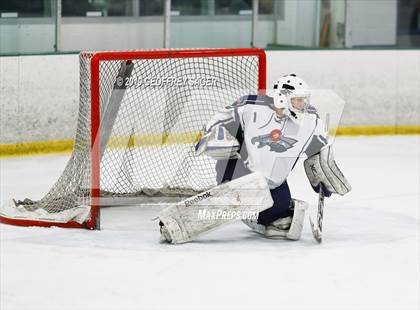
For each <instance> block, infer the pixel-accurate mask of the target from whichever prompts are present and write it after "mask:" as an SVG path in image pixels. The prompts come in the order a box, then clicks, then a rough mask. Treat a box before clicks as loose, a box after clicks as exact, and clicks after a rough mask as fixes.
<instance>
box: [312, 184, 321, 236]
mask: <svg viewBox="0 0 420 310" xmlns="http://www.w3.org/2000/svg"><path fill="white" fill-rule="evenodd" d="M323 218H324V191H323V186H322V184H320V186H319V196H318V213H317V218H316V220H317V221H316V224H317V225H316V226H315V224H314V222H313V221H312V218H311V217H310V216H309V222H310V223H311V229H312V234H313V236H314V238H315V240H316V241H318V243H321V242H322V219H323Z"/></svg>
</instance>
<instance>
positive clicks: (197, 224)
mask: <svg viewBox="0 0 420 310" xmlns="http://www.w3.org/2000/svg"><path fill="white" fill-rule="evenodd" d="M272 205H273V200H272V198H271V194H270V190H269V188H268V185H267V182H266V179H265V178H264V177H263V176H262V175H260V174H257V173H252V174H249V175H246V176H244V177H241V178H238V179H236V180H234V181H231V182H227V183H223V184H221V185H219V186H216V187H214V188H212V189H210V190H208V191H206V192H204V193H201V194H199V195H196V196H194V197H191V198H188V199H186V200H184V201H181V202H179V203H177V204H174V205H172V206H170V207H168V208H165V209H163V210H162V211H161V212H160V213H159V220H160V221H161V223H162V224H161V225H163V226H161V232H162V235H163V236H164V237H165V238H164V239H166V241H168V242H171V243H184V242H188V241H191V240H194V239H196V238H197V237H198V236H200V235H202V234H203V233H206V232H208V231H210V230H212V229H215V228H217V227H219V226H222V225H224V224H227V223H229V222H232V221H235V220H241V219H245V218H248V217H249V218H252V217H258V213H259V212H261V211H263V210H265V209H268V208H270V207H271V206H272Z"/></svg>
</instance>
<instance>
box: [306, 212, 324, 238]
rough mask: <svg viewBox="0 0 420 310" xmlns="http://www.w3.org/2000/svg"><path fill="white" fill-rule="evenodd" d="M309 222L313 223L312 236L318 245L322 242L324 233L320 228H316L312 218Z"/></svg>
mask: <svg viewBox="0 0 420 310" xmlns="http://www.w3.org/2000/svg"><path fill="white" fill-rule="evenodd" d="M309 222H310V223H311V230H312V235H313V236H314V238H315V240H316V241H317V242H318V243H321V242H322V232H321V230H320V229H319V227H315V224H314V222H313V221H312V218H311V217H309Z"/></svg>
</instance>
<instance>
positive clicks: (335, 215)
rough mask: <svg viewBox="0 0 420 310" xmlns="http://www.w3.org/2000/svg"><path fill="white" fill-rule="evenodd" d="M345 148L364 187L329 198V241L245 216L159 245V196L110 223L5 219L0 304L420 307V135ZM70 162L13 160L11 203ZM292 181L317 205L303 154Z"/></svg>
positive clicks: (4, 170) (339, 142)
mask: <svg viewBox="0 0 420 310" xmlns="http://www.w3.org/2000/svg"><path fill="white" fill-rule="evenodd" d="M335 157H336V160H337V162H338V164H339V166H340V168H341V169H342V170H343V172H344V173H345V175H346V176H347V177H348V179H349V181H350V182H351V184H352V186H353V190H352V192H350V194H348V195H347V196H344V197H333V198H331V199H326V202H325V205H326V206H325V214H324V243H323V244H321V245H318V244H317V243H316V242H315V241H314V240H313V238H312V236H311V232H310V228H309V224H308V222H306V223H305V227H304V231H303V236H302V240H300V241H297V242H289V241H275V240H268V239H261V238H260V237H259V236H258V235H256V234H254V233H252V232H250V231H249V229H248V228H247V227H246V226H245V225H243V224H241V223H235V224H232V225H228V226H226V227H224V228H222V229H220V230H216V231H214V232H212V233H210V234H208V235H205V236H203V237H202V238H200V239H199V240H197V241H196V242H193V243H189V244H185V245H180V246H171V245H167V244H160V243H158V239H159V233H158V226H157V223H156V222H153V221H151V219H152V218H153V217H155V216H156V214H157V212H158V209H159V207H154V206H143V207H134V206H133V207H119V208H104V209H102V214H103V217H102V227H103V230H101V231H87V230H75V229H58V228H52V229H46V228H22V227H13V226H7V225H0V260H1V265H0V284H1V285H0V289H1V290H0V294H1V296H0V297H1V298H0V308H2V309H34V308H37V309H64V308H65V309H139V308H148V309H150V308H157V309H169V308H171V309H173V308H177V309H209V308H211V309H214V308H223V309H226V308H235V309H238V308H240V309H256V308H258V309H260V308H265V309H280V308H281V309H418V305H419V302H420V295H419V292H420V282H419V279H420V272H419V264H418V262H419V260H420V214H419V205H420V193H419V188H420V162H419V158H420V141H419V139H418V137H372V138H343V137H338V138H337V139H336V141H335ZM66 161H67V158H66V156H57V155H50V156H33V157H26V158H9V159H2V160H1V161H0V168H1V169H0V171H1V175H0V177H1V179H0V180H1V184H0V191H1V201H0V202H4V201H5V200H6V199H9V198H12V197H19V198H23V197H31V198H40V197H42V196H43V194H44V193H45V192H46V191H47V190H48V189H49V188H50V186H51V185H52V184H53V182H54V181H55V179H56V178H57V177H58V176H59V175H60V174H61V171H62V169H63V167H64V165H65V163H66ZM289 184H290V187H291V191H292V194H293V196H294V197H296V198H299V199H304V200H307V201H309V202H310V203H311V209H310V212H311V213H312V214H314V212H315V202H316V199H317V196H316V195H315V194H314V193H313V192H312V189H311V188H310V186H309V182H308V180H307V179H306V176H305V175H304V171H303V168H302V164H300V163H299V164H298V165H297V166H296V168H295V170H294V171H293V172H292V174H291V175H290V177H289Z"/></svg>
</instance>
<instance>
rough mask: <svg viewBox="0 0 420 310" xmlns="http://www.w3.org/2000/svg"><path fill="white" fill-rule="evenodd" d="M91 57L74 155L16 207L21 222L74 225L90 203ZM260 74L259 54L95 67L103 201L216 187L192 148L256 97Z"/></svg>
mask: <svg viewBox="0 0 420 310" xmlns="http://www.w3.org/2000/svg"><path fill="white" fill-rule="evenodd" d="M93 55H94V53H81V54H80V57H79V58H80V106H79V115H78V123H77V130H76V137H75V143H74V150H73V153H72V156H71V158H70V160H69V162H68V164H67V166H66V168H65V170H64V172H63V174H62V175H61V177H60V178H59V179H58V180H57V182H56V183H55V185H54V186H53V188H52V189H51V190H50V191H49V192H48V193H47V194H46V195H45V197H44V198H42V199H41V200H39V201H30V200H26V201H23V202H21V203H19V206H18V207H16V209H19V212H20V213H19V214H20V216H22V214H23V211H25V212H27V213H28V212H36V213H37V214H38V215H39V214H41V213H42V214H43V216H44V218H47V219H48V220H51V218H54V214H56V215H60V219H59V221H63V222H66V221H70V220H75V215H74V214H75V212H73V211H74V210H77V209H78V208H80V209H81V210H82V211H81V212H83V213H86V211H85V208H86V206H90V204H91V200H90V199H91V197H90V193H91V141H90V139H91V125H92V124H91V96H92V93H91V72H90V62H91V58H92V57H93ZM115 55H116V58H118V53H115ZM122 59H123V57H122ZM258 73H259V58H258V57H257V56H217V57H216V56H215V57H208V56H203V57H201V56H197V57H185V58H183V57H180V58H160V59H141V58H138V59H131V60H130V61H129V62H127V61H126V60H112V61H105V60H104V61H101V62H100V67H99V89H100V111H101V120H100V126H101V130H100V132H101V134H100V137H101V138H100V140H101V147H100V149H101V157H100V158H101V160H100V194H101V197H106V198H107V199H108V201H110V200H113V199H116V198H118V199H119V200H118V202H119V203H121V204H124V199H126V200H127V201H128V200H130V199H135V198H138V197H144V196H149V197H150V196H152V197H167V196H191V195H194V194H196V193H197V192H200V191H203V190H205V189H207V188H209V187H212V186H214V185H216V179H215V174H216V172H215V161H214V160H212V159H210V158H209V157H207V156H196V155H195V150H194V146H195V144H196V143H197V141H198V140H199V138H200V135H201V134H202V130H203V128H204V125H205V124H206V123H207V121H208V120H209V119H210V118H211V117H212V116H213V115H214V113H216V112H217V111H218V110H219V109H220V108H222V107H224V106H226V105H229V104H231V103H233V102H234V101H235V100H236V99H237V98H238V97H239V96H242V95H246V94H251V93H256V92H257V91H258V87H259V81H258V76H259V75H258ZM98 121H99V120H98ZM121 199H122V200H121ZM101 201H103V202H104V204H107V203H106V202H105V201H106V200H101ZM9 209H10V207H9ZM69 210H70V211H71V212H70V211H69ZM9 211H10V210H9ZM14 213H17V211H16V210H15V211H14ZM69 213H71V214H72V215H71V217H72V218H68V216H69V215H68V214H69ZM76 213H77V212H76ZM3 215H4V210H3ZM61 215H62V216H61ZM15 217H16V216H15ZM23 217H25V218H29V217H30V216H23ZM38 217H39V216H38ZM84 220H85V219H84V218H83V219H78V220H77V221H79V222H82V221H84Z"/></svg>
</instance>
